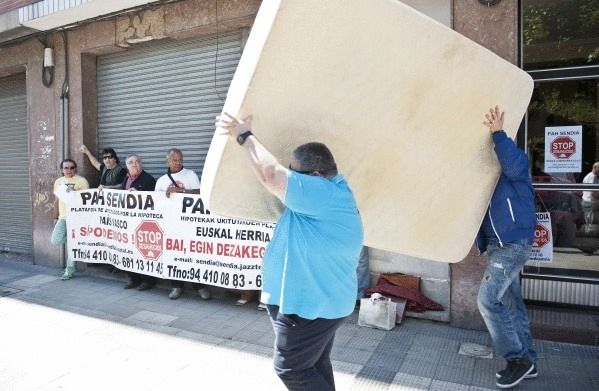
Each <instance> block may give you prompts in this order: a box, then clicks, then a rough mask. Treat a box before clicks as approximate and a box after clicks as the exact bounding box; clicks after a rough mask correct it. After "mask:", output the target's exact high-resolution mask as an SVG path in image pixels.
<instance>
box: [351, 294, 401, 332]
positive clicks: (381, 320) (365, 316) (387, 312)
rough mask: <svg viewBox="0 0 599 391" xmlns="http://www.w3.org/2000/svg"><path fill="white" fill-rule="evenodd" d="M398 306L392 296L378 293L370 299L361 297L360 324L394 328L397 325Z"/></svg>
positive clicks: (385, 328)
mask: <svg viewBox="0 0 599 391" xmlns="http://www.w3.org/2000/svg"><path fill="white" fill-rule="evenodd" d="M396 306H397V304H396V303H394V302H392V301H391V299H390V298H388V297H385V296H382V295H380V294H378V293H374V294H373V295H372V296H371V297H370V298H368V299H361V300H360V313H359V314H358V326H366V327H372V328H375V329H381V330H392V329H393V328H394V327H395V317H396V311H397V308H396Z"/></svg>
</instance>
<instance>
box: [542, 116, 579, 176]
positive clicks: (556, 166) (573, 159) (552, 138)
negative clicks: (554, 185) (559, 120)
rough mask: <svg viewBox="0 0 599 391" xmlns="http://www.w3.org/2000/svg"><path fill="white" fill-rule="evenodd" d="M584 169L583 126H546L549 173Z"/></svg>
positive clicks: (546, 156) (547, 169)
mask: <svg viewBox="0 0 599 391" xmlns="http://www.w3.org/2000/svg"><path fill="white" fill-rule="evenodd" d="M581 170H582V126H581V125H578V126H548V127H546V128H545V167H544V170H543V171H545V172H547V173H554V172H580V171H581Z"/></svg>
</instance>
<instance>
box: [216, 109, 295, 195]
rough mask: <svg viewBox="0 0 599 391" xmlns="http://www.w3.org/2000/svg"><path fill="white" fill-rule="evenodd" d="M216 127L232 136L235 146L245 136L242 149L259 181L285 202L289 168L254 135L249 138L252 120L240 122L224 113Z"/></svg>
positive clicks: (247, 119)
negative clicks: (241, 136) (240, 137)
mask: <svg viewBox="0 0 599 391" xmlns="http://www.w3.org/2000/svg"><path fill="white" fill-rule="evenodd" d="M216 127H217V128H220V129H222V130H223V131H224V132H225V133H226V134H228V135H229V136H231V138H232V139H233V140H234V141H235V144H237V143H238V138H239V136H240V135H244V134H245V136H246V137H245V140H244V141H243V142H242V143H241V146H240V148H241V149H243V150H244V151H245V154H246V155H247V157H248V159H249V161H250V165H251V166H252V168H253V170H254V172H255V174H256V176H257V177H258V180H260V182H261V183H262V185H263V186H264V187H266V189H267V190H268V191H270V192H271V193H272V194H274V195H275V196H277V197H278V198H279V199H280V200H281V201H283V198H284V196H285V191H286V189H287V174H288V172H287V168H285V167H284V166H283V165H282V164H281V163H279V162H278V161H277V159H276V158H275V157H274V155H273V154H272V153H270V152H269V151H268V150H267V149H266V147H264V145H262V143H261V142H260V141H259V140H258V139H257V138H256V136H254V135H253V134H249V136H248V134H247V132H251V130H252V118H251V117H247V118H245V119H244V120H239V119H237V118H235V117H233V116H232V115H230V114H228V113H224V114H223V115H221V116H219V117H217V118H216Z"/></svg>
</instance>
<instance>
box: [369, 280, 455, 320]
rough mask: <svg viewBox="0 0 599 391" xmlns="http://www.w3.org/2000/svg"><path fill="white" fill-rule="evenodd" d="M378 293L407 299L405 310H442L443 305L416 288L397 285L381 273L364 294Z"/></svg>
mask: <svg viewBox="0 0 599 391" xmlns="http://www.w3.org/2000/svg"><path fill="white" fill-rule="evenodd" d="M373 293H380V294H381V295H385V296H387V297H391V299H393V298H401V299H406V300H407V301H408V305H407V310H408V311H413V312H424V311H443V306H442V305H441V304H439V303H436V302H434V301H432V300H431V299H429V298H428V297H426V296H424V295H423V294H422V293H420V291H419V290H418V289H416V288H411V287H407V286H401V285H397V284H395V283H394V282H393V280H392V279H387V278H385V276H384V275H381V277H380V278H379V280H378V281H377V283H376V285H375V286H373V287H372V288H368V289H366V294H367V295H371V294H373Z"/></svg>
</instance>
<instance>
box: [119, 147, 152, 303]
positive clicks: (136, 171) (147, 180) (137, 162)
mask: <svg viewBox="0 0 599 391" xmlns="http://www.w3.org/2000/svg"><path fill="white" fill-rule="evenodd" d="M125 164H126V165H127V171H128V174H127V177H126V178H125V180H124V181H123V183H121V189H123V190H129V191H154V188H155V187H156V179H154V177H153V176H152V175H150V174H148V173H147V172H146V171H144V165H143V162H142V161H141V158H140V157H139V155H137V154H132V155H129V157H128V158H127V160H126V161H125ZM127 276H128V278H129V282H127V285H125V286H124V288H125V289H132V288H137V290H138V291H145V290H148V289H151V288H153V287H154V285H156V278H154V277H152V276H147V275H145V274H139V273H133V272H127Z"/></svg>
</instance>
